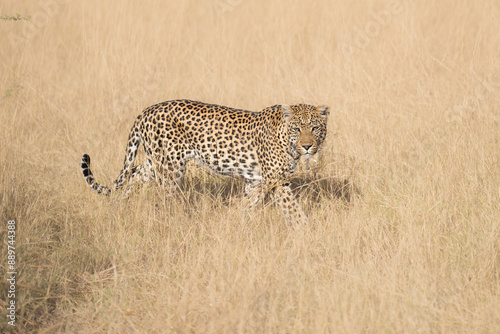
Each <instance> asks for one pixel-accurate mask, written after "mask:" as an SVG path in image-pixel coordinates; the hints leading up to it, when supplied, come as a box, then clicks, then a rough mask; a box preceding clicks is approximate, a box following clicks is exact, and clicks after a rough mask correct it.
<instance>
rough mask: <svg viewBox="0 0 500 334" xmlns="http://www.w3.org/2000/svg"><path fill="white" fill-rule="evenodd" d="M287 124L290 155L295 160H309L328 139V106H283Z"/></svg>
mask: <svg viewBox="0 0 500 334" xmlns="http://www.w3.org/2000/svg"><path fill="white" fill-rule="evenodd" d="M282 108H283V115H284V119H285V122H286V123H287V127H286V128H287V132H288V138H289V142H290V153H291V155H292V156H293V157H294V159H298V158H300V157H301V156H304V157H305V158H309V157H311V156H313V155H314V154H316V153H317V152H318V150H319V149H320V148H321V145H323V141H324V140H325V137H326V123H327V119H328V115H329V111H328V109H329V108H328V106H325V105H322V106H318V107H316V106H312V105H307V104H297V105H283V106H282Z"/></svg>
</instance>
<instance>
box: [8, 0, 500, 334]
mask: <svg viewBox="0 0 500 334" xmlns="http://www.w3.org/2000/svg"><path fill="white" fill-rule="evenodd" d="M16 13H21V17H23V18H28V19H22V20H14V19H6V20H3V21H0V42H1V45H2V47H1V48H0V59H1V60H2V61H1V65H0V73H1V76H0V110H1V113H0V142H1V144H0V145H1V146H0V219H1V224H2V225H1V226H0V228H1V238H2V248H1V254H0V255H1V257H0V258H1V266H2V267H1V272H0V274H1V275H2V277H3V278H2V280H1V283H0V297H1V298H0V306H1V312H0V313H1V319H0V331H2V332H5V331H8V330H12V331H14V332H19V333H24V332H41V333H103V332H108V333H141V332H142V333H155V332H156V333H169V332H172V333H185V332H194V333H240V332H241V333H327V332H336V333H337V332H340V333H356V332H358V333H359V332H370V333H380V332H384V333H386V332H388V333H394V332H408V333H418V332H421V333H429V332H445V333H460V332H469V333H488V332H490V333H498V332H500V254H499V252H500V58H499V55H500V33H499V32H500V3H499V2H498V1H497V0H484V1H452V0H446V1H439V2H438V1H430V0H425V1H416V0H414V1H404V0H400V1H399V0H388V1H379V0H370V1H322V2H321V3H314V5H313V4H312V3H309V2H306V1H290V2H286V3H285V2H283V1H274V0H272V1H265V0H259V1H250V0H214V1H203V2H202V1H169V2H164V1H153V0H146V1H140V2H139V1H127V2H124V1H80V2H75V3H73V2H70V1H66V0H52V1H24V0H23V1H7V2H2V3H0V14H1V15H5V17H14V15H16ZM17 17H19V15H17ZM29 17H30V18H29ZM174 98H189V99H194V100H201V101H205V102H211V103H219V104H224V105H229V106H234V107H240V108H246V109H252V110H259V109H261V108H263V107H266V106H269V105H272V104H277V103H296V102H305V103H313V104H328V105H330V107H331V111H332V117H331V118H330V122H329V137H328V139H327V144H326V147H325V150H324V153H325V154H324V158H323V160H322V164H321V167H320V176H321V177H325V178H327V180H329V178H330V177H333V180H334V181H332V182H333V183H334V185H335V184H337V185H339V184H340V185H342V184H344V185H347V186H349V187H350V188H349V187H348V188H349V189H354V188H356V189H359V190H360V194H358V195H355V194H351V195H353V196H351V197H350V198H349V200H348V199H347V198H345V197H339V196H336V194H332V193H331V192H332V191H335V186H333V187H323V188H322V189H320V190H319V191H318V192H316V193H311V192H310V191H309V190H310V189H306V191H304V192H303V196H301V197H300V201H301V203H302V204H303V205H304V207H305V208H306V211H307V212H308V215H309V217H310V225H309V226H307V227H306V228H305V229H303V230H301V231H300V232H295V231H294V230H293V229H291V228H290V226H288V225H287V224H286V223H285V221H284V219H283V218H282V216H281V213H280V212H279V210H277V209H276V208H274V207H273V206H271V205H267V206H266V207H265V208H263V209H262V210H256V211H253V212H250V213H248V212H246V211H244V210H241V207H240V198H241V184H240V183H239V182H237V181H230V180H227V179H221V178H218V177H215V176H213V175H211V174H208V173H205V172H203V171H201V170H200V169H197V168H196V167H194V166H193V168H191V173H190V175H189V176H188V178H187V180H186V181H187V182H186V183H185V185H184V187H183V189H182V191H181V192H180V194H179V195H178V196H177V197H176V198H175V199H165V198H164V197H163V196H162V194H161V193H160V192H159V191H158V190H157V189H155V187H145V188H143V189H141V190H140V191H139V192H138V193H137V194H134V195H133V196H132V198H131V199H129V200H119V199H118V198H111V199H107V198H104V197H99V196H97V195H96V194H94V193H93V192H91V191H90V190H89V189H88V187H87V186H86V185H85V183H84V180H83V177H82V176H81V175H80V169H79V160H80V157H81V154H82V153H89V154H91V156H92V157H93V167H94V172H95V175H96V177H97V179H98V180H100V181H101V182H103V183H107V182H110V181H111V180H112V179H113V178H114V177H116V176H117V175H118V172H119V170H120V168H121V163H122V160H123V156H124V148H125V143H126V138H127V134H128V131H129V129H130V127H131V125H132V122H133V120H134V118H135V116H136V115H137V114H138V113H139V112H140V111H141V110H142V109H143V108H144V107H147V106H149V105H151V104H154V103H156V102H160V101H164V100H168V99H174ZM330 180H332V179H330ZM344 180H345V182H344ZM330 185H331V184H330ZM309 188H310V187H309ZM313 190H314V189H313ZM316 190H317V189H316ZM10 219H15V220H16V222H17V227H18V230H17V244H16V246H17V264H18V276H17V289H18V295H17V307H18V309H17V321H16V328H14V329H13V328H10V326H7V325H6V321H5V320H6V316H5V312H6V310H5V306H6V305H7V304H6V300H7V297H6V294H7V283H6V281H5V279H4V277H5V269H6V266H5V264H6V261H7V260H6V258H7V255H6V254H7V247H6V225H5V224H6V222H7V220H10Z"/></svg>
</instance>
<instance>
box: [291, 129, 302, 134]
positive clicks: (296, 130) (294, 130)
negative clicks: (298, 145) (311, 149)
mask: <svg viewBox="0 0 500 334" xmlns="http://www.w3.org/2000/svg"><path fill="white" fill-rule="evenodd" d="M292 131H293V132H296V133H299V132H300V128H293V129H292Z"/></svg>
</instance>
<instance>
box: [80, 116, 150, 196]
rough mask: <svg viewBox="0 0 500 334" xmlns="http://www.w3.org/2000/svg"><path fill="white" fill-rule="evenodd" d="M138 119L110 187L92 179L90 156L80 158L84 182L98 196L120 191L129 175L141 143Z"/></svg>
mask: <svg viewBox="0 0 500 334" xmlns="http://www.w3.org/2000/svg"><path fill="white" fill-rule="evenodd" d="M138 123H139V119H138V120H137V121H136V122H135V123H134V126H133V127H132V130H131V131H130V135H129V137H128V144H127V154H126V155H125V161H124V162H123V169H122V171H121V172H120V175H118V178H117V179H116V180H115V181H114V182H113V184H112V185H111V186H103V185H100V184H99V183H97V181H96V180H95V178H94V174H93V173H92V171H91V170H90V156H89V155H88V154H84V155H83V156H82V161H81V162H80V167H81V168H82V173H83V177H84V178H85V181H86V182H87V184H88V185H89V186H90V188H91V189H93V190H95V191H97V193H99V194H104V195H110V194H111V193H112V192H113V191H115V190H118V189H120V188H121V187H123V185H124V184H125V183H126V182H127V180H128V178H129V176H130V175H129V174H130V170H131V167H132V165H133V163H134V161H135V157H136V155H137V150H138V148H139V144H140V143H141V142H142V137H141V135H140V132H139V126H138Z"/></svg>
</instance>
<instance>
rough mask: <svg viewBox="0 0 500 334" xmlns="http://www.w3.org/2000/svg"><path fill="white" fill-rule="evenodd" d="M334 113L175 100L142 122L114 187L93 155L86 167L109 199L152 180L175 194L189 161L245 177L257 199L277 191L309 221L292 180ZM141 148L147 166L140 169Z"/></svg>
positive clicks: (294, 215)
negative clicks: (96, 172)
mask: <svg viewBox="0 0 500 334" xmlns="http://www.w3.org/2000/svg"><path fill="white" fill-rule="evenodd" d="M328 114H329V112H328V107H327V106H319V107H315V106H312V105H306V104H298V105H290V106H289V105H275V106H272V107H268V108H265V109H264V110H262V111H260V112H252V111H246V110H241V109H234V108H229V107H224V106H219V105H213V104H206V103H202V102H195V101H189V100H174V101H167V102H163V103H159V104H156V105H153V106H151V107H149V108H147V109H145V110H144V111H143V112H142V113H141V114H140V115H139V116H138V117H137V119H136V121H135V123H134V125H133V126H132V129H131V131H130V135H129V138H128V144H127V152H126V156H125V161H124V164H123V169H122V171H121V173H120V175H119V176H118V178H117V179H116V181H115V182H114V183H113V184H112V185H111V186H102V185H100V184H98V183H97V182H96V180H95V179H94V176H93V174H92V171H91V170H90V157H89V156H88V155H87V154H84V155H83V157H82V161H81V169H82V172H83V176H84V177H85V180H86V182H87V184H88V185H89V186H90V188H92V189H93V190H95V191H97V192H98V193H101V194H106V195H109V194H110V193H111V192H113V191H115V190H117V189H120V188H122V187H123V186H124V185H126V184H129V185H131V184H133V183H135V182H148V181H150V180H156V182H157V183H158V184H159V185H161V186H162V187H163V188H165V189H166V190H168V191H173V190H175V188H176V187H177V185H178V184H179V183H180V182H181V179H182V176H183V175H184V171H185V168H186V163H187V161H189V160H191V159H194V160H196V161H197V162H198V163H200V164H201V165H202V166H204V167H206V168H208V169H210V170H211V171H213V172H215V173H217V174H219V175H224V176H236V177H240V178H243V179H245V180H246V183H247V185H246V187H245V195H246V196H247V197H248V198H252V201H253V202H257V201H258V200H259V199H260V198H262V195H263V194H264V193H266V192H271V193H272V194H273V197H274V199H275V201H276V203H277V205H278V206H279V207H280V208H281V210H282V212H283V214H284V216H285V218H286V219H287V220H288V221H289V222H292V223H301V222H306V221H307V217H306V215H305V214H304V212H303V211H302V209H301V207H300V205H299V204H298V202H297V201H296V199H295V198H294V196H293V194H292V191H291V189H290V187H289V183H288V180H289V178H290V175H291V174H292V173H293V172H294V171H295V168H296V166H297V163H298V161H299V159H300V157H301V156H303V157H305V158H310V157H311V156H313V155H314V154H315V153H317V152H318V150H319V149H320V148H321V145H322V144H323V141H324V139H325V136H326V132H327V128H326V124H327V117H328ZM141 144H142V147H143V149H144V151H145V152H146V162H145V163H144V164H142V165H140V166H133V163H134V160H135V157H136V154H137V150H138V149H139V146H140V145H141Z"/></svg>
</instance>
